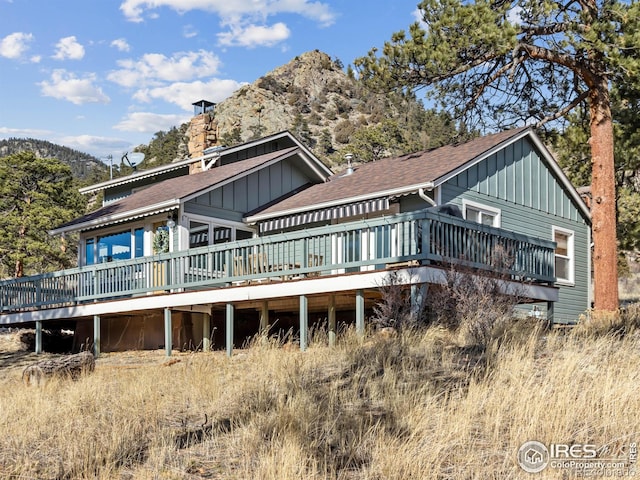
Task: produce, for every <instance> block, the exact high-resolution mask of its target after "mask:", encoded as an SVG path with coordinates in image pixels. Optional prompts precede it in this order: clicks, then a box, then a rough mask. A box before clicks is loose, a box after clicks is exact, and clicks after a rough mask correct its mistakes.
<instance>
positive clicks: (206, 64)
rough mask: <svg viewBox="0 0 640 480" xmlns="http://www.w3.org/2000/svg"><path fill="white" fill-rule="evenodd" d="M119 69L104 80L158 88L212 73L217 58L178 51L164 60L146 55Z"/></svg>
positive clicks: (216, 66) (207, 53) (215, 68)
mask: <svg viewBox="0 0 640 480" xmlns="http://www.w3.org/2000/svg"><path fill="white" fill-rule="evenodd" d="M118 65H119V66H120V67H122V68H121V69H120V70H116V71H113V72H111V73H110V74H109V75H108V76H107V78H108V79H109V80H111V81H112V82H114V83H117V84H118V85H121V86H123V87H136V86H149V85H152V86H158V85H160V84H161V83H162V82H177V81H185V80H190V79H192V78H198V77H208V76H211V75H213V74H215V73H216V72H217V71H218V68H219V66H220V59H219V58H218V57H217V56H215V55H214V54H213V53H211V52H207V51H204V50H200V51H199V52H179V53H174V54H173V55H172V56H171V57H167V56H165V55H163V54H161V53H147V54H145V55H143V56H142V58H140V59H139V60H121V61H119V62H118Z"/></svg>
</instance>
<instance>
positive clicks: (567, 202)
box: [441, 140, 590, 321]
mask: <svg viewBox="0 0 640 480" xmlns="http://www.w3.org/2000/svg"><path fill="white" fill-rule="evenodd" d="M441 198H442V203H453V204H456V205H458V206H460V207H461V208H462V201H463V199H466V200H469V201H473V202H477V203H481V204H484V205H487V206H492V207H495V208H499V209H500V210H501V218H502V224H501V227H502V228H505V229H507V230H511V231H513V232H516V233H522V234H525V235H531V236H533V237H539V238H545V239H550V240H552V239H553V233H552V227H554V226H555V227H560V228H564V229H567V230H571V231H573V232H574V235H575V236H574V249H575V255H574V256H575V263H574V269H575V270H574V277H575V283H574V285H571V286H568V285H560V284H558V286H559V288H560V292H559V296H560V300H559V301H558V302H557V303H556V304H555V306H554V309H555V310H554V317H555V319H556V321H574V320H576V319H577V317H578V316H579V315H580V314H581V313H583V312H584V311H585V310H586V309H587V308H588V307H589V305H588V299H589V290H588V288H589V265H588V261H589V231H590V227H589V224H588V221H587V220H586V219H584V218H583V216H582V213H581V212H580V210H579V209H578V207H577V206H576V205H575V204H574V203H573V200H572V199H571V198H570V197H569V196H568V194H567V192H565V190H564V187H563V185H562V184H561V183H560V182H559V181H558V179H557V178H556V177H555V176H554V174H553V172H552V171H551V170H549V169H548V168H547V166H546V165H545V163H544V162H543V161H542V160H541V157H540V155H539V154H538V152H537V151H536V150H535V149H534V148H533V146H532V145H531V144H530V143H529V142H528V141H527V140H520V141H518V142H515V143H514V144H512V145H510V146H508V147H506V148H504V149H503V150H501V151H499V152H498V153H496V154H494V155H492V156H490V157H488V158H487V159H485V160H483V161H482V162H480V163H478V164H476V165H474V166H471V167H470V168H469V169H467V171H466V172H462V173H461V174H460V175H457V176H456V177H454V178H452V179H450V180H449V181H448V182H446V183H445V184H444V185H442V187H441Z"/></svg>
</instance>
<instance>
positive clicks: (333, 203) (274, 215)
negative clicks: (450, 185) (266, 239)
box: [244, 181, 435, 224]
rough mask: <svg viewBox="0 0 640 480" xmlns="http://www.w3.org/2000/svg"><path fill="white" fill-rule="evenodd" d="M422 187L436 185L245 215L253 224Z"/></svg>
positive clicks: (427, 183)
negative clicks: (262, 213)
mask: <svg viewBox="0 0 640 480" xmlns="http://www.w3.org/2000/svg"><path fill="white" fill-rule="evenodd" d="M420 188H426V189H427V190H431V189H433V188H435V185H434V183H433V182H430V181H428V182H422V183H419V184H415V185H408V186H404V187H400V188H394V189H389V190H381V191H377V192H370V193H367V194H364V195H358V196H355V197H348V198H340V199H336V200H331V201H329V202H322V203H318V204H315V205H312V206H304V207H298V208H290V209H288V210H282V211H279V212H273V213H267V214H264V215H261V214H259V213H258V214H256V215H251V216H250V217H245V219H244V220H245V222H246V223H249V224H253V223H257V222H263V221H265V220H271V219H273V218H278V217H286V216H289V215H295V214H298V213H302V212H306V211H312V210H320V209H323V208H330V207H335V206H337V205H343V204H346V203H356V202H362V201H365V200H371V199H373V198H380V197H393V196H399V195H406V194H409V193H412V192H417V191H418V190H419V189H420Z"/></svg>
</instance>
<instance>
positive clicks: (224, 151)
mask: <svg viewBox="0 0 640 480" xmlns="http://www.w3.org/2000/svg"><path fill="white" fill-rule="evenodd" d="M284 137H287V138H288V139H290V140H291V141H292V142H293V143H294V145H296V146H297V147H298V148H299V149H300V150H301V151H302V152H303V153H304V154H305V155H306V156H308V157H309V159H310V160H312V161H313V165H314V167H315V168H316V169H317V170H318V173H319V175H321V176H323V177H324V178H326V177H328V176H329V175H331V174H332V173H333V172H331V170H330V169H329V168H328V167H327V166H326V165H324V164H323V163H322V162H321V161H320V160H318V159H317V158H316V157H315V156H314V155H313V153H311V151H310V150H309V149H308V148H307V147H305V146H304V145H303V144H302V143H301V142H300V141H299V140H298V139H297V138H296V137H295V136H294V135H293V134H292V133H291V132H289V131H288V130H284V131H282V132H278V133H274V134H273V135H269V136H266V137H262V138H259V139H257V140H251V141H249V142H246V143H242V144H240V145H235V146H233V147H226V148H221V149H219V150H216V151H215V152H213V153H209V154H206V155H203V156H201V157H196V158H188V159H186V160H181V161H179V162H174V163H169V164H166V165H160V166H159V167H154V168H149V169H146V170H141V171H139V172H134V173H132V174H130V175H126V176H124V177H118V178H113V179H111V180H107V181H105V182H101V183H96V184H95V185H90V186H88V187H84V188H81V189H80V193H83V194H88V193H95V192H99V191H101V190H105V189H107V188H112V187H115V186H118V185H125V184H128V183H134V182H138V181H140V180H143V179H145V178H150V177H155V176H158V175H161V174H164V173H168V172H173V171H175V170H180V169H182V168H184V169H186V168H188V167H189V165H191V164H193V163H197V162H203V163H204V162H206V161H207V160H212V159H214V158H218V157H220V156H225V155H229V154H232V153H236V152H238V151H241V150H246V149H249V148H253V147H256V146H259V145H263V144H266V143H269V142H272V141H274V140H278V139H280V138H284Z"/></svg>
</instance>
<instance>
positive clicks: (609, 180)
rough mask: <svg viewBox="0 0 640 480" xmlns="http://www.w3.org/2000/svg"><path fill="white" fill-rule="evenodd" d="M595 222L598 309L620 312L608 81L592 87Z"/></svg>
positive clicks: (590, 99)
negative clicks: (618, 310)
mask: <svg viewBox="0 0 640 480" xmlns="http://www.w3.org/2000/svg"><path fill="white" fill-rule="evenodd" d="M589 107H590V117H591V118H590V122H591V125H590V126H591V138H590V139H589V143H590V145H591V195H592V197H593V198H592V202H591V221H592V232H593V282H594V292H593V293H594V295H593V299H594V308H595V310H600V311H615V310H617V309H618V243H617V238H616V183H615V165H614V156H613V121H612V118H611V103H610V98H609V89H608V85H607V81H606V78H601V79H600V81H599V83H598V84H597V85H595V86H593V87H592V88H591V91H590V94H589Z"/></svg>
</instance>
